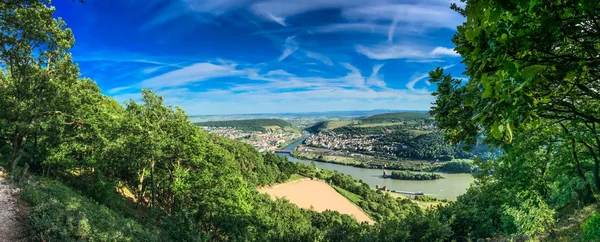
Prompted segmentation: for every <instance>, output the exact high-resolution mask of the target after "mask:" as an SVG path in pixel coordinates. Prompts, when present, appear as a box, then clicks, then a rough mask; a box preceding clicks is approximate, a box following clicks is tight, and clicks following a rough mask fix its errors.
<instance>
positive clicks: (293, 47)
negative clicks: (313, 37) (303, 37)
mask: <svg viewBox="0 0 600 242" xmlns="http://www.w3.org/2000/svg"><path fill="white" fill-rule="evenodd" d="M295 37H296V36H290V37H287V39H285V45H284V49H283V53H281V56H279V58H278V59H277V61H282V60H284V59H285V58H287V57H288V56H290V55H291V54H292V53H294V52H296V51H297V50H298V48H299V47H298V42H296V41H295V40H294V38H295Z"/></svg>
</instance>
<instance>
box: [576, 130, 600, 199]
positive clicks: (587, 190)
mask: <svg viewBox="0 0 600 242" xmlns="http://www.w3.org/2000/svg"><path fill="white" fill-rule="evenodd" d="M575 144H576V141H575V139H574V138H571V151H572V152H573V158H574V159H575V168H576V169H577V175H578V176H579V179H581V181H582V182H583V186H584V187H583V189H584V190H583V197H582V199H583V203H584V204H592V203H595V202H596V198H595V197H594V191H593V190H592V186H591V185H590V183H589V182H588V181H587V179H585V174H584V173H583V171H582V170H581V163H580V162H579V156H578V155H577V149H576V148H577V147H576V145H575Z"/></svg>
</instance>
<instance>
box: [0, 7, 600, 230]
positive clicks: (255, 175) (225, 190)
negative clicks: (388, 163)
mask: <svg viewBox="0 0 600 242" xmlns="http://www.w3.org/2000/svg"><path fill="white" fill-rule="evenodd" d="M113 4H118V3H113ZM453 9H455V10H456V11H457V13H458V14H462V15H463V16H464V17H466V19H467V20H466V22H465V23H464V24H462V25H461V26H459V27H458V32H457V34H456V35H455V37H454V38H453V42H454V43H455V45H456V51H457V52H458V53H459V54H460V55H461V56H462V57H463V58H464V62H463V63H464V64H465V66H466V73H465V75H468V76H469V79H468V81H464V79H463V78H453V77H452V76H450V75H449V74H447V73H445V72H444V70H442V69H436V70H435V71H432V72H431V73H430V81H431V83H432V84H434V85H437V91H436V92H435V93H434V96H435V97H436V98H437V100H436V101H435V103H434V107H433V108H432V111H431V114H432V115H433V116H434V117H435V121H436V123H437V125H438V127H439V128H440V129H441V130H442V131H443V132H444V134H445V138H446V140H448V141H451V142H453V143H454V144H455V145H461V144H464V147H471V146H470V145H472V144H476V143H477V140H478V138H480V134H481V133H486V134H487V135H486V137H485V140H484V142H485V143H486V144H488V145H490V146H494V147H498V148H499V149H501V151H502V153H503V155H502V156H500V157H498V158H497V159H495V160H491V161H486V162H484V161H477V162H476V164H477V165H478V166H479V168H480V169H481V173H480V174H479V175H477V182H476V183H475V184H474V185H473V186H472V187H471V188H469V190H468V191H467V193H466V194H464V195H462V196H460V197H459V198H458V199H457V201H455V202H450V203H448V204H447V205H440V206H437V207H432V208H429V209H421V208H419V207H418V206H416V205H415V204H414V203H412V201H410V200H408V199H400V198H392V197H390V196H389V195H388V194H385V193H383V192H381V191H375V190H373V189H370V188H369V187H368V185H366V184H365V183H362V182H360V181H356V180H354V179H352V178H351V177H348V176H344V175H341V174H340V173H339V172H336V171H328V170H321V171H316V169H315V168H314V166H305V165H301V164H298V163H292V162H289V161H287V160H286V159H283V158H281V157H279V156H277V155H274V154H271V153H266V154H260V153H258V152H257V151H256V150H255V149H252V147H250V146H248V145H244V144H242V143H240V142H237V141H233V140H229V139H226V138H222V137H218V136H216V135H211V134H208V133H206V132H204V131H202V130H201V129H200V128H199V127H197V126H196V125H194V124H192V123H191V122H190V121H189V119H188V115H187V114H186V113H185V111H184V110H182V109H181V108H179V107H173V106H169V105H166V104H165V103H164V100H163V98H162V97H161V96H160V95H158V94H157V93H155V92H153V91H151V90H143V91H142V95H141V96H142V97H141V99H140V100H129V101H127V102H125V103H123V104H122V105H121V104H119V103H118V102H117V101H115V100H114V99H113V98H111V97H109V96H105V95H103V94H102V93H101V92H100V89H99V87H98V86H97V84H96V83H95V82H94V81H93V80H90V79H87V78H81V77H80V76H81V74H80V72H79V68H78V66H77V65H76V64H75V63H74V62H73V58H72V54H71V53H70V48H71V47H72V46H73V45H74V43H75V39H74V36H73V33H72V31H71V30H70V29H68V28H67V27H66V26H67V25H66V23H65V22H64V21H62V20H61V19H56V18H54V17H53V14H54V9H53V8H52V7H50V6H49V5H48V3H46V2H45V1H40V0H12V1H2V2H0V26H1V27H2V32H1V33H0V35H1V36H2V38H0V42H1V46H2V48H1V49H0V62H2V72H1V73H0V107H1V110H2V112H0V165H2V166H3V167H6V168H7V172H9V174H10V175H11V176H12V178H13V180H14V181H15V182H18V183H19V185H20V186H21V187H22V188H23V194H22V199H23V200H24V201H26V202H28V204H29V206H30V209H29V215H28V217H27V223H28V225H29V228H30V230H31V231H30V232H31V236H32V240H34V241H477V240H495V241H506V240H513V241H522V240H532V241H553V240H555V241H573V240H575V241H577V240H589V241H598V240H600V235H599V234H598V231H600V215H598V213H597V211H598V193H599V192H600V168H599V167H600V158H599V157H600V154H599V153H600V134H599V132H600V130H599V129H600V113H599V112H598V110H600V93H599V91H598V90H600V82H599V81H598V80H599V79H600V71H599V70H598V68H599V67H600V59H599V58H598V53H600V19H598V16H600V6H599V5H598V3H597V1H595V0H579V1H553V2H549V1H531V2H529V1H520V2H519V1H511V2H509V3H507V2H504V1H484V0H474V1H468V2H466V3H465V7H464V8H461V7H458V6H456V5H453ZM430 138H431V140H436V139H438V138H439V137H430ZM430 138H427V139H426V140H429V139H430ZM439 149H443V148H439ZM455 166H456V167H449V169H450V168H455V169H460V167H461V166H463V164H455ZM292 174H301V175H304V176H308V177H317V178H321V179H323V180H325V181H328V182H329V183H331V184H332V185H335V186H337V187H339V188H341V189H343V191H345V192H344V193H345V194H346V196H348V197H352V198H353V199H354V200H353V202H355V203H356V204H357V206H359V207H360V208H361V209H363V210H364V211H365V212H366V213H367V214H369V215H370V216H371V217H372V218H373V219H374V220H375V221H376V222H377V223H376V224H375V225H368V224H367V223H362V224H359V223H357V222H356V221H355V220H354V219H353V218H352V217H350V216H347V215H342V214H339V213H337V212H332V211H326V212H323V213H317V212H314V211H312V210H305V209H300V208H298V207H297V206H296V205H294V204H291V203H289V202H288V201H286V200H282V199H279V200H275V201H273V200H271V199H270V198H269V197H268V196H267V195H264V194H263V195H261V194H259V193H258V191H257V190H256V187H258V186H263V185H267V184H274V183H279V182H283V181H286V180H287V179H288V178H289V177H290V176H291V175H292ZM0 236H1V235H0Z"/></svg>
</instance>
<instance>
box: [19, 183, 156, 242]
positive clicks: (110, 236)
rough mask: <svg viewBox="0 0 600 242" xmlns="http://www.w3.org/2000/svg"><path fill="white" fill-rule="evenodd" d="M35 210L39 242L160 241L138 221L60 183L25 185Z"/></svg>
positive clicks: (34, 232)
mask: <svg viewBox="0 0 600 242" xmlns="http://www.w3.org/2000/svg"><path fill="white" fill-rule="evenodd" d="M22 197H23V199H24V200H25V201H26V202H28V203H29V204H30V205H31V206H32V209H31V211H30V213H29V220H28V222H29V226H30V227H31V232H32V236H34V238H35V239H36V240H40V241H82V240H83V241H157V240H158V239H156V238H155V237H156V236H154V235H153V234H151V233H150V232H149V231H148V230H146V229H144V227H142V226H141V225H140V224H139V223H137V221H135V220H132V219H127V218H124V217H123V216H121V215H119V214H117V213H115V212H113V211H111V210H110V209H108V208H106V207H105V206H101V205H98V204H97V203H95V202H94V201H93V200H90V199H88V198H86V197H83V196H81V195H80V194H78V193H77V192H75V191H73V190H71V189H70V188H69V187H67V186H65V185H63V184H62V183H60V182H58V181H53V180H46V179H41V180H39V181H38V182H36V183H29V184H25V185H23V193H22Z"/></svg>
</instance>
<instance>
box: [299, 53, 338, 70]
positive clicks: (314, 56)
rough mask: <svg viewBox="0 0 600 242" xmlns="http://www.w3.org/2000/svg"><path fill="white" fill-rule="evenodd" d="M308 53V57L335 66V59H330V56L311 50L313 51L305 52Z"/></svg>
mask: <svg viewBox="0 0 600 242" xmlns="http://www.w3.org/2000/svg"><path fill="white" fill-rule="evenodd" d="M304 53H305V54H306V57H308V58H312V59H315V60H318V61H320V62H323V64H325V65H328V66H333V61H331V59H329V57H327V56H325V55H322V54H319V53H315V52H311V51H305V52H304Z"/></svg>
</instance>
